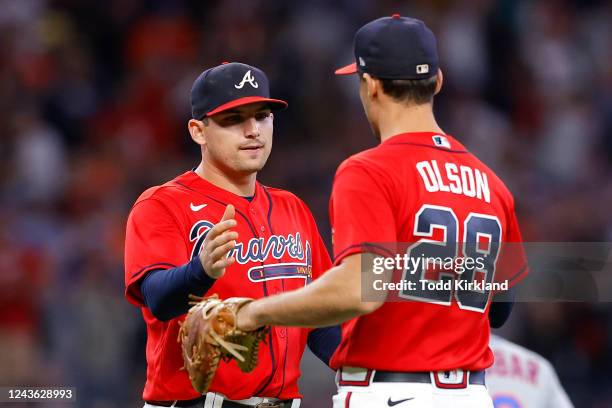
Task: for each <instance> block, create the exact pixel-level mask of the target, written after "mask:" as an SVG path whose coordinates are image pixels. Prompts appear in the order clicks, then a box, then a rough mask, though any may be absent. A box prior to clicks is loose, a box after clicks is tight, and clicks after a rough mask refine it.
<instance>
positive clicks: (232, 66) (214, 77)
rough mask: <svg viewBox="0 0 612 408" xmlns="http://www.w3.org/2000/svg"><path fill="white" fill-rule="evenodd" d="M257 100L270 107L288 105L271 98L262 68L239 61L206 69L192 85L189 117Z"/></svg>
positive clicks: (284, 106)
mask: <svg viewBox="0 0 612 408" xmlns="http://www.w3.org/2000/svg"><path fill="white" fill-rule="evenodd" d="M258 102H266V103H267V104H268V105H269V106H270V109H272V110H277V109H284V108H286V107H287V102H285V101H282V100H280V99H272V98H270V86H269V83H268V77H266V74H264V72H263V71H262V70H260V69H259V68H255V67H253V66H250V65H247V64H241V63H239V62H224V63H223V64H221V65H218V66H216V67H213V68H209V69H207V70H206V71H204V72H202V73H201V74H200V76H199V77H198V78H197V79H196V80H195V81H194V83H193V86H192V87H191V117H192V118H194V119H198V120H200V119H202V118H204V117H205V116H212V115H214V114H217V113H220V112H223V111H225V110H228V109H232V108H235V107H237V106H242V105H248V104H251V103H258Z"/></svg>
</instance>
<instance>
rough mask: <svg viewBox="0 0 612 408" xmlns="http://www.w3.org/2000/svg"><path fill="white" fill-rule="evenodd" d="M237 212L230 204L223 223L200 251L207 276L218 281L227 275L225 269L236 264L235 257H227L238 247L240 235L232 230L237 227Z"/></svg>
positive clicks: (218, 224)
mask: <svg viewBox="0 0 612 408" xmlns="http://www.w3.org/2000/svg"><path fill="white" fill-rule="evenodd" d="M235 215H236V211H235V210H234V206H233V205H231V204H228V206H227V207H225V212H224V213H223V217H221V221H219V222H218V223H217V224H215V226H214V227H212V228H211V230H210V231H209V232H208V234H207V235H206V238H205V239H204V244H203V245H202V250H201V251H200V261H201V262H202V266H203V267H204V271H206V274H207V275H208V276H210V277H211V278H213V279H218V278H220V277H221V276H223V274H224V273H225V268H227V267H228V266H230V265H231V264H233V263H234V262H235V258H234V257H233V256H231V257H229V258H228V257H227V255H228V253H229V251H231V250H232V249H234V247H235V246H236V239H237V238H238V233H237V232H236V231H232V230H231V228H233V227H235V226H236V225H237V223H236V220H235V219H234V216H235Z"/></svg>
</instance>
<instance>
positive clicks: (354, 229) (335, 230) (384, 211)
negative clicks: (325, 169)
mask: <svg viewBox="0 0 612 408" xmlns="http://www.w3.org/2000/svg"><path fill="white" fill-rule="evenodd" d="M330 219H331V223H332V241H333V247H334V264H335V265H337V264H339V263H340V262H341V261H342V259H343V258H345V257H346V256H348V255H352V254H355V253H362V252H373V253H377V254H380V255H384V256H389V255H390V256H393V253H392V251H389V249H387V248H385V247H384V246H382V245H378V244H380V243H394V242H395V241H397V226H396V220H395V217H394V215H393V210H392V207H391V201H390V192H389V191H388V189H387V188H385V186H384V185H383V180H376V179H375V178H374V177H373V175H372V173H371V172H370V171H369V170H368V169H367V168H365V167H364V166H363V165H361V164H356V163H351V162H350V161H349V162H345V163H343V164H342V165H341V166H340V168H339V169H338V172H337V173H336V177H335V179H334V186H333V189H332V198H331V200H330Z"/></svg>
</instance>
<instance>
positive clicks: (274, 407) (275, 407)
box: [255, 402, 283, 408]
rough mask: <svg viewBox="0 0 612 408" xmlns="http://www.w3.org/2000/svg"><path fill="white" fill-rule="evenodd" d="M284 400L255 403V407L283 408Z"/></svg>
mask: <svg viewBox="0 0 612 408" xmlns="http://www.w3.org/2000/svg"><path fill="white" fill-rule="evenodd" d="M282 404H283V403H282V402H278V403H277V402H262V403H259V404H257V405H255V408H282V407H283V405H282Z"/></svg>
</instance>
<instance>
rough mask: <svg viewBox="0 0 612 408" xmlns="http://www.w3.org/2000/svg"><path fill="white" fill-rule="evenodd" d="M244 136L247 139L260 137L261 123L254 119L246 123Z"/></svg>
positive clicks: (249, 119)
mask: <svg viewBox="0 0 612 408" xmlns="http://www.w3.org/2000/svg"><path fill="white" fill-rule="evenodd" d="M244 136H245V137H247V138H257V137H259V122H258V121H257V120H256V119H255V118H254V117H250V118H248V119H247V120H245V121H244Z"/></svg>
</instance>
